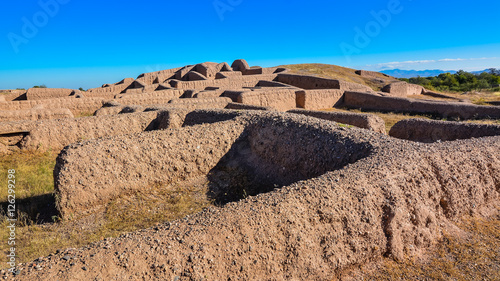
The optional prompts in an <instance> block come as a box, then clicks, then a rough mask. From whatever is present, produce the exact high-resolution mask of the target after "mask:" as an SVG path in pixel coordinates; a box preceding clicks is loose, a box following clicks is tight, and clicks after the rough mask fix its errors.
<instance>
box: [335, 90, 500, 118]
mask: <svg viewBox="0 0 500 281" xmlns="http://www.w3.org/2000/svg"><path fill="white" fill-rule="evenodd" d="M344 105H345V106H347V107H351V108H361V109H367V110H382V111H395V112H408V113H423V114H432V115H436V116H440V117H444V118H460V119H474V118H495V119H496V118H500V108H499V107H494V106H482V105H474V104H467V103H458V102H441V101H425V100H418V99H407V98H397V97H383V96H379V95H375V94H369V93H361V92H350V91H347V92H345V94H344Z"/></svg>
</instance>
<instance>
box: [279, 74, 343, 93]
mask: <svg viewBox="0 0 500 281" xmlns="http://www.w3.org/2000/svg"><path fill="white" fill-rule="evenodd" d="M275 80H276V81H277V82H281V83H285V84H288V85H292V86H295V87H298V88H301V89H306V90H312V89H340V83H339V80H334V79H327V78H320V77H314V76H308V75H299V74H288V73H286V74H285V73H280V74H278V77H276V79H275Z"/></svg>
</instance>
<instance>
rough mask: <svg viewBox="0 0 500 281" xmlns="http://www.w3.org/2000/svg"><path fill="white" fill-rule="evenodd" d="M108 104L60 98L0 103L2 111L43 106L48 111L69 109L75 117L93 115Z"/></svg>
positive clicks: (83, 99)
mask: <svg viewBox="0 0 500 281" xmlns="http://www.w3.org/2000/svg"><path fill="white" fill-rule="evenodd" d="M105 102H106V99H103V98H81V99H75V98H58V99H44V100H31V101H28V100H23V101H10V102H0V110H23V109H24V110H26V109H31V108H33V107H34V106H37V105H43V106H44V108H46V109H58V108H67V109H69V110H71V112H72V113H73V115H75V116H76V115H79V114H82V113H92V112H95V111H96V110H97V109H99V108H101V107H102V106H103V104H104V103H105Z"/></svg>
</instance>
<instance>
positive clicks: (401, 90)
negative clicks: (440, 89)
mask: <svg viewBox="0 0 500 281" xmlns="http://www.w3.org/2000/svg"><path fill="white" fill-rule="evenodd" d="M382 92H384V93H388V94H390V95H391V96H395V97H406V96H414V95H421V94H423V93H424V92H425V89H424V87H422V86H420V85H416V84H410V83H406V82H404V81H401V82H395V83H391V84H389V85H386V86H385V87H383V88H382Z"/></svg>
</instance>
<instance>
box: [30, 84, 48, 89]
mask: <svg viewBox="0 0 500 281" xmlns="http://www.w3.org/2000/svg"><path fill="white" fill-rule="evenodd" d="M33 88H47V86H45V84H42V85H39V86H33Z"/></svg>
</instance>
